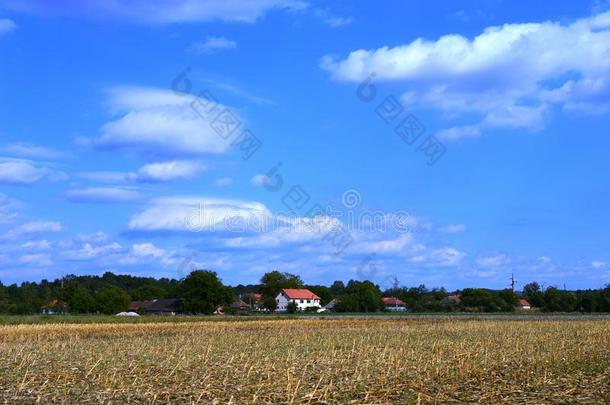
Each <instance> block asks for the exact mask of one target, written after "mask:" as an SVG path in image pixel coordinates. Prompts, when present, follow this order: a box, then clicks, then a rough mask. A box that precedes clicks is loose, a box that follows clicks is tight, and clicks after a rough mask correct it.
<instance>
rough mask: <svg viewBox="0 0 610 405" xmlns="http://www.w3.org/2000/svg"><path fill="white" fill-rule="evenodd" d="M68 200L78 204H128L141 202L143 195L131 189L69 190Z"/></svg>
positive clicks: (91, 188) (90, 188)
mask: <svg viewBox="0 0 610 405" xmlns="http://www.w3.org/2000/svg"><path fill="white" fill-rule="evenodd" d="M66 198H67V199H68V200H70V201H73V202H78V203H126V202H132V201H137V200H139V199H140V198H141V194H140V193H139V192H138V191H136V190H133V189H130V188H122V187H89V188H75V189H71V190H68V191H67V192H66Z"/></svg>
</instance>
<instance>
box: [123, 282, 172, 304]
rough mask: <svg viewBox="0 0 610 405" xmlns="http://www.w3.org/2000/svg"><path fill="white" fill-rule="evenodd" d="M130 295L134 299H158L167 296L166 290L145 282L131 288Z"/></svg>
mask: <svg viewBox="0 0 610 405" xmlns="http://www.w3.org/2000/svg"><path fill="white" fill-rule="evenodd" d="M131 297H132V298H133V299H134V300H135V301H146V300H154V299H157V300H160V299H163V298H166V297H167V291H165V289H164V288H163V287H161V286H160V285H157V284H155V283H147V284H144V285H143V286H141V287H138V288H136V289H135V290H133V292H132V293H131Z"/></svg>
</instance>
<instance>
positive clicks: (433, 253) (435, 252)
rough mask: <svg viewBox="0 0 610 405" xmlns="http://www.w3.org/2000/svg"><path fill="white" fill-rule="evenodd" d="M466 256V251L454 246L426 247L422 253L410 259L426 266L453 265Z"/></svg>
mask: <svg viewBox="0 0 610 405" xmlns="http://www.w3.org/2000/svg"><path fill="white" fill-rule="evenodd" d="M465 257H466V253H464V252H461V251H459V250H458V249H456V248H452V247H444V248H438V249H427V250H426V251H425V252H424V253H423V254H420V255H417V256H413V257H412V258H411V259H410V261H411V262H414V263H421V264H422V265H426V266H438V267H453V266H457V265H459V264H460V263H461V262H462V260H463V259H464V258H465Z"/></svg>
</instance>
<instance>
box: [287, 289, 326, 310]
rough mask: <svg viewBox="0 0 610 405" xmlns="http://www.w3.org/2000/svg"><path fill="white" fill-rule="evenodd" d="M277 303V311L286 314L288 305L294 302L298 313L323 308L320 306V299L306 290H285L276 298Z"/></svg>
mask: <svg viewBox="0 0 610 405" xmlns="http://www.w3.org/2000/svg"><path fill="white" fill-rule="evenodd" d="M275 301H276V302H277V309H276V311H279V312H285V311H287V310H288V304H289V303H291V302H294V303H295V304H296V305H297V310H298V311H304V310H306V309H307V308H316V309H318V308H322V305H320V297H318V296H317V295H316V294H314V293H313V292H311V291H309V290H308V289H306V288H284V289H283V290H282V291H280V293H279V294H278V295H277V297H275Z"/></svg>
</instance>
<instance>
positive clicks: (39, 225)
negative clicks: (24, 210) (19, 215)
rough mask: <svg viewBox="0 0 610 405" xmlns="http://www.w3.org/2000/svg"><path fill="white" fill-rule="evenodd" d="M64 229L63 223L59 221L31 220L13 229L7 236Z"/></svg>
mask: <svg viewBox="0 0 610 405" xmlns="http://www.w3.org/2000/svg"><path fill="white" fill-rule="evenodd" d="M62 229H63V228H62V225H61V223H60V222H57V221H31V222H26V223H24V224H21V225H19V226H17V227H15V228H13V229H11V230H10V231H9V232H8V234H7V236H8V237H15V236H21V235H34V234H42V233H54V232H60V231H61V230H62Z"/></svg>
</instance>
